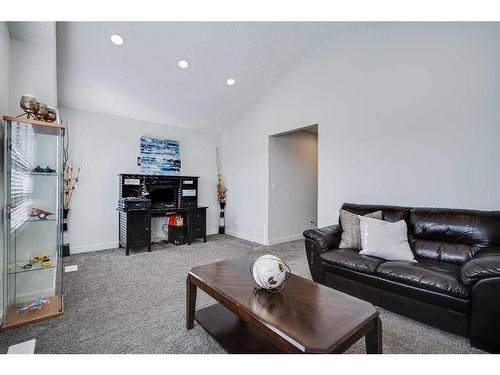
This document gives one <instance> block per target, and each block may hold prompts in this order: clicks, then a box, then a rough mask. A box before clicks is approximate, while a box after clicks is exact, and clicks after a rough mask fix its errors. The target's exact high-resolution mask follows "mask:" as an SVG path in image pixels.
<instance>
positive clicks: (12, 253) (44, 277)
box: [0, 116, 64, 330]
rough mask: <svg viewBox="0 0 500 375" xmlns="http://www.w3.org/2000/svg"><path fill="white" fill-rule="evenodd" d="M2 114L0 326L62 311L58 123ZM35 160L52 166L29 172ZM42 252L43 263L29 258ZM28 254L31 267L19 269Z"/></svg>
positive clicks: (60, 130) (61, 129) (60, 129)
mask: <svg viewBox="0 0 500 375" xmlns="http://www.w3.org/2000/svg"><path fill="white" fill-rule="evenodd" d="M3 120H4V122H3V126H4V145H3V146H4V147H3V150H4V168H3V175H2V180H3V182H4V186H5V189H4V196H3V207H4V209H3V210H2V211H3V212H4V214H3V216H2V226H1V228H2V240H3V262H4V264H3V274H4V275H5V276H6V277H5V278H4V279H3V281H2V282H3V283H4V285H3V286H2V287H3V290H4V293H3V308H4V309H3V310H4V312H5V313H4V315H3V321H2V322H1V326H0V330H6V329H11V328H16V327H19V326H22V325H26V324H30V323H35V322H38V321H40V320H43V319H48V318H52V317H56V316H60V315H62V314H63V312H64V309H63V293H64V288H63V269H62V267H63V261H62V258H61V257H62V249H63V238H62V228H63V177H64V176H63V171H64V168H63V144H64V141H63V139H64V125H63V124H51V123H46V122H43V121H37V120H27V119H25V118H17V117H12V116H4V117H3ZM37 166H42V167H45V166H48V167H49V168H51V169H53V170H54V172H49V173H44V172H34V171H33V170H34V169H35V168H36V167H37ZM36 208H39V209H40V210H44V211H47V212H51V213H52V214H51V215H49V216H48V217H46V218H44V219H40V218H39V217H37V216H30V215H32V214H33V213H34V212H33V209H36ZM35 213H37V212H35ZM34 223H45V224H34ZM44 254H46V255H47V256H48V258H49V259H50V261H51V264H50V265H48V266H42V263H41V262H40V261H38V262H35V260H36V259H33V258H35V257H41V256H42V255H44ZM32 259H33V265H32V267H31V268H26V269H23V268H22V266H23V265H26V264H29V263H31V260H32ZM9 265H10V267H9ZM13 265H18V266H17V267H13Z"/></svg>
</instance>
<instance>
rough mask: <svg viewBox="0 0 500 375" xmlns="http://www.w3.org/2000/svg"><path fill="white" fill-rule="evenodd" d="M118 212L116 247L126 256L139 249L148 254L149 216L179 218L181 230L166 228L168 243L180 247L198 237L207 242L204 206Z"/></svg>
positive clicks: (205, 209) (149, 241) (178, 228)
mask: <svg viewBox="0 0 500 375" xmlns="http://www.w3.org/2000/svg"><path fill="white" fill-rule="evenodd" d="M118 211H119V225H118V228H119V229H118V231H119V246H120V247H124V248H125V251H126V254H127V255H129V250H130V249H133V248H138V247H145V246H147V247H148V251H151V217H158V216H170V215H182V217H183V218H184V225H183V226H182V227H175V226H169V227H168V242H169V243H172V244H174V245H183V244H185V243H187V244H188V245H191V242H193V241H195V240H196V239H198V238H202V239H203V242H207V224H206V223H207V219H206V216H207V213H206V212H207V207H206V206H199V207H181V208H155V207H151V208H150V209H145V210H128V211H127V210H121V209H118Z"/></svg>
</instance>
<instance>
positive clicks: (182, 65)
mask: <svg viewBox="0 0 500 375" xmlns="http://www.w3.org/2000/svg"><path fill="white" fill-rule="evenodd" d="M177 65H179V68H181V69H186V68H187V67H188V66H189V62H188V61H186V60H180V61H179V63H178V64H177Z"/></svg>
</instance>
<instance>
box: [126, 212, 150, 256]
mask: <svg viewBox="0 0 500 375" xmlns="http://www.w3.org/2000/svg"><path fill="white" fill-rule="evenodd" d="M119 212H120V218H119V225H120V247H124V248H125V251H126V254H127V255H129V250H130V249H134V248H139V247H146V246H147V248H148V251H151V214H150V212H149V209H146V210H120V211H119Z"/></svg>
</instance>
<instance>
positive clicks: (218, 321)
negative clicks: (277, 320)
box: [195, 303, 283, 354]
mask: <svg viewBox="0 0 500 375" xmlns="http://www.w3.org/2000/svg"><path fill="white" fill-rule="evenodd" d="M195 320H196V321H197V322H198V323H199V324H200V325H201V326H202V327H203V328H204V329H205V331H207V332H208V333H209V334H210V335H212V337H213V338H215V340H217V342H218V343H219V344H220V345H221V346H222V347H223V348H224V349H225V350H226V351H227V352H228V353H234V354H282V353H283V351H282V350H280V349H279V348H278V347H277V346H276V345H275V344H274V343H273V342H272V341H271V340H270V339H268V338H267V337H266V336H264V335H262V334H261V333H259V332H258V331H257V330H256V329H255V328H253V327H252V326H250V325H249V324H248V323H246V322H245V321H243V320H242V319H240V318H239V317H237V316H236V315H235V314H233V313H232V312H231V311H229V310H228V309H227V308H225V307H224V306H223V305H221V304H220V303H217V304H215V305H212V306H209V307H205V308H204V309H201V310H198V311H196V313H195Z"/></svg>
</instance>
